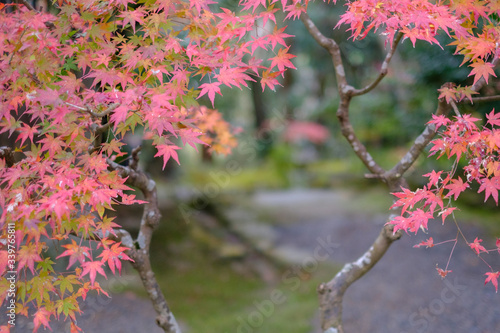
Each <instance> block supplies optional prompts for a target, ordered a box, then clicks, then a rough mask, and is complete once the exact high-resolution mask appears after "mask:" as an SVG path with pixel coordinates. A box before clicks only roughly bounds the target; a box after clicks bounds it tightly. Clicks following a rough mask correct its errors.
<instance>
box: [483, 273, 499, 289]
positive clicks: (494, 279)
mask: <svg viewBox="0 0 500 333" xmlns="http://www.w3.org/2000/svg"><path fill="white" fill-rule="evenodd" d="M484 275H486V276H487V278H486V280H485V281H484V284H487V283H488V282H491V283H492V284H493V285H494V286H495V292H498V277H499V276H500V272H488V273H486V274H484Z"/></svg>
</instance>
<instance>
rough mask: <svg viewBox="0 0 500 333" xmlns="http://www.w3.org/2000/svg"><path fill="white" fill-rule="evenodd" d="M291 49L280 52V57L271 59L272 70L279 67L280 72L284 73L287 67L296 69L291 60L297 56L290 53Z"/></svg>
mask: <svg viewBox="0 0 500 333" xmlns="http://www.w3.org/2000/svg"><path fill="white" fill-rule="evenodd" d="M289 48H290V47H287V48H286V49H279V50H278V55H277V56H276V57H273V58H271V59H270V60H272V62H271V66H270V68H273V67H274V66H277V67H278V70H279V71H280V72H283V71H284V70H285V67H288V68H293V69H295V66H294V65H293V64H292V62H291V61H290V59H293V58H295V56H294V55H292V54H289V53H288V49H289Z"/></svg>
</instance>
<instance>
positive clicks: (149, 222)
mask: <svg viewBox="0 0 500 333" xmlns="http://www.w3.org/2000/svg"><path fill="white" fill-rule="evenodd" d="M139 151H140V149H135V150H134V153H133V155H135V157H134V158H138V157H137V155H138V153H139ZM107 162H108V165H109V168H110V169H111V170H117V171H118V172H119V173H120V176H121V177H123V178H127V181H126V183H127V184H128V185H130V186H133V187H136V188H138V189H139V190H141V192H142V193H143V194H144V199H145V200H146V201H147V203H146V204H145V205H144V212H143V215H142V219H141V225H140V229H139V234H138V236H137V239H136V240H132V238H131V237H130V235H129V234H128V233H126V232H123V233H122V237H123V235H125V236H126V242H127V243H129V244H128V245H130V243H132V245H133V246H131V247H130V249H129V250H128V251H127V254H128V255H129V256H130V258H132V259H133V260H134V262H133V263H132V265H133V266H134V268H135V269H136V270H137V272H138V273H139V276H140V277H141V280H142V283H143V285H144V287H145V289H146V291H147V293H148V295H149V298H150V299H151V301H152V302H153V306H154V308H155V310H156V313H157V314H158V316H157V317H156V322H157V324H158V326H160V327H161V328H162V329H163V330H164V331H165V332H166V333H181V329H180V327H179V325H178V324H177V321H176V320H175V317H174V315H173V313H172V312H171V311H170V308H169V307H168V304H167V301H166V299H165V296H164V295H163V293H162V291H161V289H160V286H159V284H158V281H157V280H156V277H155V274H154V272H153V270H152V268H151V261H150V258H149V247H150V244H151V238H152V236H153V231H154V229H156V227H157V226H158V224H159V222H160V218H161V214H160V210H159V208H158V199H157V193H156V183H155V182H154V181H153V180H152V179H151V178H150V177H149V176H148V175H147V174H146V173H144V172H142V171H141V170H138V169H132V168H131V167H126V166H122V165H120V164H118V163H116V162H114V161H111V160H108V161H107Z"/></svg>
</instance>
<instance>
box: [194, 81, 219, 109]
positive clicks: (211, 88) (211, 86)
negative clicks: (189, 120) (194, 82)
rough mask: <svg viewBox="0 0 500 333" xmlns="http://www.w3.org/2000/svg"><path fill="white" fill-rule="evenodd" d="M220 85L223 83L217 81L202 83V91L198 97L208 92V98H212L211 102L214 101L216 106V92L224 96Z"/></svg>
mask: <svg viewBox="0 0 500 333" xmlns="http://www.w3.org/2000/svg"><path fill="white" fill-rule="evenodd" d="M220 85H221V83H220V82H217V81H216V82H212V83H203V84H202V85H200V88H201V91H200V94H199V95H198V98H200V97H201V96H203V95H205V94H207V95H208V98H209V99H210V102H212V106H214V98H215V93H217V94H219V95H221V96H222V93H221V92H220V88H219V86H220Z"/></svg>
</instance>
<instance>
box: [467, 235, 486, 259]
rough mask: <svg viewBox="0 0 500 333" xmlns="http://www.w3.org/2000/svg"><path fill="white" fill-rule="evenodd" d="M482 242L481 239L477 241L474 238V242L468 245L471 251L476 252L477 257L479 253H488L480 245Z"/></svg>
mask: <svg viewBox="0 0 500 333" xmlns="http://www.w3.org/2000/svg"><path fill="white" fill-rule="evenodd" d="M482 241H483V240H482V239H478V238H477V237H476V239H474V242H472V243H469V246H470V248H471V249H473V250H474V251H475V252H476V254H477V255H479V253H481V252H488V251H487V250H486V249H485V248H484V246H482V245H481V242H482Z"/></svg>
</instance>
